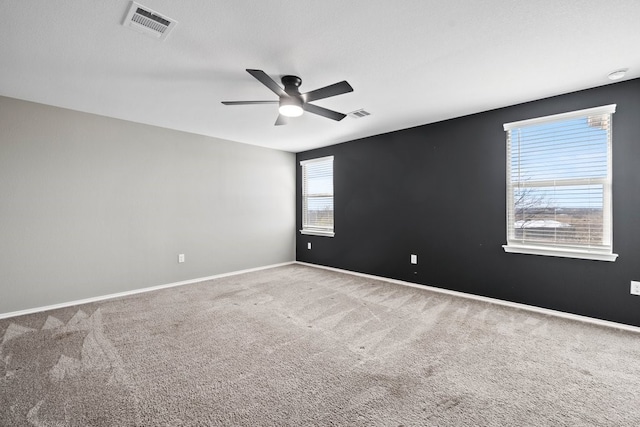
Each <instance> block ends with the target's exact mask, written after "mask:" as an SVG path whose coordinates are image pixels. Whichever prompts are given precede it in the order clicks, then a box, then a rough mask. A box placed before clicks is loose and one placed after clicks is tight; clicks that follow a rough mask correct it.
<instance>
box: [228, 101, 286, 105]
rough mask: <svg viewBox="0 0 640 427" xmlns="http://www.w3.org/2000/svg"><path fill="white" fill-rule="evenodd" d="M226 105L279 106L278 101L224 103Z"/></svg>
mask: <svg viewBox="0 0 640 427" xmlns="http://www.w3.org/2000/svg"><path fill="white" fill-rule="evenodd" d="M222 103H223V104H224V105H252V104H277V103H278V101H222Z"/></svg>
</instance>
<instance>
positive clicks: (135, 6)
mask: <svg viewBox="0 0 640 427" xmlns="http://www.w3.org/2000/svg"><path fill="white" fill-rule="evenodd" d="M177 24H178V22H177V21H175V20H173V19H171V18H169V17H167V16H165V15H163V14H161V13H158V12H156V11H154V10H151V9H149V8H148V7H146V6H142V5H141V4H139V3H136V2H134V1H132V2H131V6H130V7H129V11H128V12H127V16H126V17H125V18H124V22H123V23H122V25H124V26H125V27H129V28H131V29H132V30H136V31H139V32H141V33H143V34H147V35H149V36H152V37H155V38H157V39H160V40H164V39H166V38H167V37H168V36H169V33H170V32H171V30H173V28H174V27H175V26H176V25H177Z"/></svg>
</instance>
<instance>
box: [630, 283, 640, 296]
mask: <svg viewBox="0 0 640 427" xmlns="http://www.w3.org/2000/svg"><path fill="white" fill-rule="evenodd" d="M631 295H640V282H635V281H633V280H632V281H631Z"/></svg>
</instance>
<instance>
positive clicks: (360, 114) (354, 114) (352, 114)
mask: <svg viewBox="0 0 640 427" xmlns="http://www.w3.org/2000/svg"><path fill="white" fill-rule="evenodd" d="M347 115H348V116H349V117H353V118H354V119H361V118H363V117H367V116H370V115H371V113H370V112H368V111H365V110H364V109H363V108H361V109H359V110H356V111H352V112H350V113H349V114H347Z"/></svg>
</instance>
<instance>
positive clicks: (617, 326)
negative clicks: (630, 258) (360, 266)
mask: <svg viewBox="0 0 640 427" xmlns="http://www.w3.org/2000/svg"><path fill="white" fill-rule="evenodd" d="M295 263H296V264H300V265H306V266H308V267H315V268H322V269H325V270H331V271H336V272H339V273H345V274H351V275H354V276H359V277H366V278H368V279H373V280H380V281H383V282H389V283H394V284H397V285H402V286H410V287H412V288H418V289H427V290H429V291H433V292H438V293H441V294H446V295H452V296H456V297H461V298H467V299H472V300H476V301H483V302H488V303H490V304H496V305H501V306H504V307H511V308H517V309H520V310H526V311H532V312H534V313H540V314H546V315H549V316H555V317H562V318H563V319H570V320H575V321H578V322H584V323H591V324H593V325H599V326H605V327H608V328H614V329H621V330H624V331H630V332H636V333H640V327H638V326H632V325H626V324H624V323H617V322H611V321H608V320H601V319H596V318H593V317H587V316H580V315H579V314H572V313H565V312H563V311H557V310H551V309H548V308H542V307H536V306H534V305H527V304H520V303H517V302H510V301H504V300H500V299H496V298H489V297H483V296H479V295H473V294H468V293H465V292H459V291H451V290H448V289H442V288H436V287H433V286H428V285H419V284H417V283H411V282H405V281H403V280H396V279H389V278H386V277H380V276H374V275H372V274H365V273H358V272H355V271H349V270H342V269H340V268H334V267H326V266H324V265H316V264H309V263H306V262H300V261H296V262H295Z"/></svg>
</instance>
